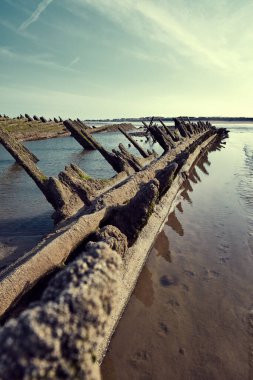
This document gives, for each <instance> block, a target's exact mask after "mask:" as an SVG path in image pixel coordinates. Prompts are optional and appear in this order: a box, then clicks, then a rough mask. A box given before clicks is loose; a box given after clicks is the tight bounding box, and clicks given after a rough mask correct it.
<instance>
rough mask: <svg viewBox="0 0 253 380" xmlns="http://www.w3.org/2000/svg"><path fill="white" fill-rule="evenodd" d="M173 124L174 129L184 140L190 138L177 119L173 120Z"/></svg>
mask: <svg viewBox="0 0 253 380" xmlns="http://www.w3.org/2000/svg"><path fill="white" fill-rule="evenodd" d="M174 122H175V127H176V128H177V129H178V130H179V132H180V134H181V136H182V137H184V138H186V137H190V133H189V132H188V131H187V129H186V128H185V126H184V125H183V124H182V122H181V121H180V120H179V119H178V118H175V119H174Z"/></svg>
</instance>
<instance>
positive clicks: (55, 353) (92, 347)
mask: <svg viewBox="0 0 253 380" xmlns="http://www.w3.org/2000/svg"><path fill="white" fill-rule="evenodd" d="M52 256H53V252H52ZM121 265H122V260H121V258H120V255H119V254H117V252H116V251H112V250H111V249H110V247H109V246H108V245H107V244H105V243H94V244H93V245H90V246H89V248H87V249H86V250H85V251H84V252H82V253H81V254H80V255H79V256H78V257H77V258H76V259H75V260H74V261H73V262H72V263H71V264H69V265H68V266H67V267H65V268H64V269H63V270H62V271H61V272H60V273H58V274H57V275H56V276H55V277H54V278H53V279H52V280H51V282H50V283H49V285H48V286H47V287H46V289H45V291H44V292H43V295H42V297H41V299H40V301H39V302H37V303H36V305H34V304H33V305H29V307H28V309H27V310H26V311H25V312H23V313H22V314H21V315H20V316H19V317H18V318H17V319H12V321H10V322H7V323H6V324H5V326H4V327H3V328H2V329H1V331H0V339H1V347H0V368H1V374H0V377H1V380H14V379H15V380H17V379H18V380H35V379H37V380H39V379H48V380H49V379H58V380H59V379H69V380H70V379H72V380H74V379H76V380H77V379H86V380H88V379H89V380H95V379H96V380H99V379H101V377H100V371H99V364H98V362H97V361H96V360H94V356H95V352H96V349H97V347H98V344H99V342H100V341H101V339H102V337H103V336H104V330H105V329H106V328H107V325H108V324H109V316H110V314H111V312H112V310H113V308H114V306H115V305H114V304H115V302H116V295H117V293H118V289H119V283H120V274H121V270H120V267H121Z"/></svg>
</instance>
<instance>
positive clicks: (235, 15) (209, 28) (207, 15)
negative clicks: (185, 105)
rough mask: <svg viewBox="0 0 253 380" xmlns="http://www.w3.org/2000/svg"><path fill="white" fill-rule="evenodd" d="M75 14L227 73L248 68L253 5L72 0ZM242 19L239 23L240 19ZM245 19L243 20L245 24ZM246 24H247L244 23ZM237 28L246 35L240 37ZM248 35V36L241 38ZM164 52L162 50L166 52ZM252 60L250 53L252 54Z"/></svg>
mask: <svg viewBox="0 0 253 380" xmlns="http://www.w3.org/2000/svg"><path fill="white" fill-rule="evenodd" d="M69 1H71V4H72V7H73V8H76V13H78V14H80V15H81V14H82V12H81V10H82V7H84V8H83V9H84V14H85V4H86V6H87V5H88V6H90V7H95V8H96V9H97V11H98V12H100V13H102V14H103V15H104V16H105V17H107V18H110V19H111V20H112V21H113V22H115V23H117V24H119V25H120V27H121V28H123V29H125V30H126V31H127V32H128V33H131V34H135V35H136V37H139V38H141V39H143V40H144V41H145V43H147V41H149V42H150V43H151V45H152V44H159V45H160V46H163V49H164V48H167V52H169V51H174V52H176V53H177V54H180V55H181V56H184V57H185V58H186V59H187V60H188V61H189V63H190V62H192V63H194V64H195V65H196V64H197V65H200V66H203V67H205V68H209V69H214V70H220V71H221V72H223V73H227V72H232V71H234V70H240V69H241V68H243V67H244V65H245V64H246V55H248V54H249V50H248V51H247V50H246V49H245V46H246V43H244V42H243V39H244V40H245V39H248V40H249V41H250V42H252V26H251V25H252V23H251V21H250V19H249V15H251V14H252V11H253V5H252V3H250V2H248V3H246V4H245V5H244V6H242V5H237V6H236V7H235V6H233V7H232V5H231V3H230V1H228V0H222V1H221V0H219V1H218V0H214V1H213V2H211V3H210V2H208V1H207V0H203V2H196V3H195V2H191V4H189V2H188V1H186V0H178V1H177V2H175V1H172V0H167V1H166V2H165V1H164V0H156V1H155V2H154V1H151V0H138V1H136V0H125V1H124V3H123V2H122V1H121V0H68V2H69ZM240 19H241V20H240ZM242 19H244V20H245V22H242ZM244 24H245V25H244ZM239 25H241V27H243V33H241V34H240V36H239V35H238V28H239ZM242 36H244V37H242ZM165 52H166V51H165V50H163V54H164V53H165ZM250 56H251V57H252V55H251V54H250Z"/></svg>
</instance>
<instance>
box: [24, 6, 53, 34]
mask: <svg viewBox="0 0 253 380" xmlns="http://www.w3.org/2000/svg"><path fill="white" fill-rule="evenodd" d="M52 2H53V0H42V1H41V2H40V3H39V5H38V6H37V8H36V9H35V11H34V12H33V13H32V14H31V16H30V17H28V19H27V20H25V21H24V22H23V23H22V24H21V25H20V27H19V31H20V32H23V31H25V30H26V29H27V28H28V27H29V26H30V25H31V24H32V23H34V22H35V21H37V20H38V18H39V17H40V15H41V13H42V12H44V11H45V9H46V8H47V7H48V6H49V5H50V4H51V3H52Z"/></svg>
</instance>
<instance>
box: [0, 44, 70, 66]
mask: <svg viewBox="0 0 253 380" xmlns="http://www.w3.org/2000/svg"><path fill="white" fill-rule="evenodd" d="M0 57H2V58H5V59H10V60H15V61H20V62H26V63H28V64H31V65H41V66H45V67H48V68H52V69H55V70H62V71H69V72H77V70H75V69H74V68H72V67H70V66H63V65H60V64H59V63H57V62H55V61H54V60H53V57H51V56H50V55H48V54H37V55H36V54H35V55H27V54H21V53H18V52H15V51H13V50H12V49H10V48H9V47H6V46H0Z"/></svg>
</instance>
